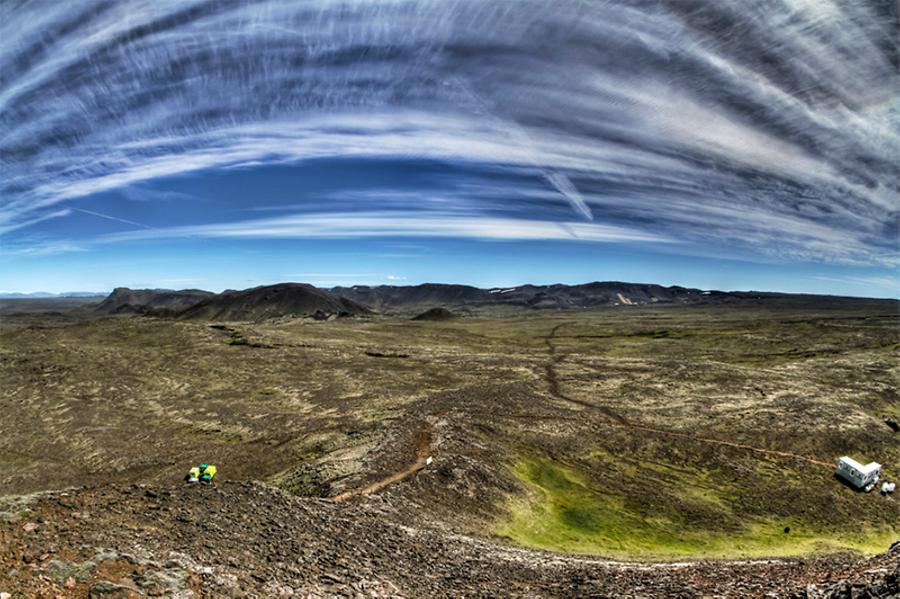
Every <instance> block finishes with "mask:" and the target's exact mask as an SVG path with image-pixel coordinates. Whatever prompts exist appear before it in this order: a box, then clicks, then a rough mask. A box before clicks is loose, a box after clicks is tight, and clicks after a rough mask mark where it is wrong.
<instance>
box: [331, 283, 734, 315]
mask: <svg viewBox="0 0 900 599" xmlns="http://www.w3.org/2000/svg"><path fill="white" fill-rule="evenodd" d="M331 293H333V294H334V295H337V296H340V297H345V298H348V299H351V300H353V301H355V302H358V303H360V304H364V305H367V306H370V307H372V308H373V309H392V308H404V307H428V306H486V305H508V306H521V307H524V308H551V309H564V308H589V307H595V306H615V305H623V304H624V305H642V304H651V303H694V302H700V301H710V300H717V299H721V298H723V297H725V296H727V295H728V294H726V293H722V292H717V291H701V290H699V289H688V288H685V287H663V286H661V285H649V284H641V283H621V282H617V281H610V282H604V283H587V284H584V285H560V284H557V285H521V286H518V287H509V288H496V287H495V288H492V289H479V288H477V287H469V286H466V285H438V284H433V283H427V284H424V285H415V286H409V287H396V286H393V285H380V286H378V287H368V286H363V285H357V286H354V287H334V288H333V289H331Z"/></svg>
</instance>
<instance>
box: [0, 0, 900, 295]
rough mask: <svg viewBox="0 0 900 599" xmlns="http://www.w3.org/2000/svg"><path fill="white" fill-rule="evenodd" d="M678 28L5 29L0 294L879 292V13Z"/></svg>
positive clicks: (238, 8)
mask: <svg viewBox="0 0 900 599" xmlns="http://www.w3.org/2000/svg"><path fill="white" fill-rule="evenodd" d="M687 4H688V3H683V2H674V1H673V2H653V3H646V2H641V1H640V0H634V1H633V2H628V1H626V2H621V3H616V4H614V5H607V4H605V3H597V4H596V5H595V4H586V3H583V2H576V1H574V0H573V1H571V2H569V1H562V2H560V3H559V4H558V5H554V7H553V9H552V10H550V9H549V8H548V5H547V4H546V3H543V2H531V1H528V0H523V1H521V2H517V3H515V4H509V5H504V4H503V3H484V2H477V1H474V0H472V1H452V2H451V1H444V2H429V1H424V0H418V1H412V0H410V1H405V0H398V1H396V2H374V1H366V0H360V1H359V2H356V3H353V4H349V5H346V4H345V5H339V3H336V2H331V1H328V0H318V1H315V2H309V3H293V4H291V3H282V2H277V1H275V0H261V1H256V2H249V1H246V2H241V1H238V2H234V3H210V2H203V1H198V0H184V1H177V2H175V1H166V0H160V1H158V2H155V3H152V4H147V3H142V2H137V1H134V2H129V1H126V2H119V3H101V2H96V3H92V2H84V3H78V4H69V3H59V2H52V1H43V0H37V1H32V2H26V3H10V4H4V5H3V6H2V7H0V40H2V41H0V73H2V74H3V75H2V76H0V174H2V175H3V176H2V177H0V291H5V292H34V291H50V292H64V291H73V290H79V291H80V290H96V291H106V290H109V289H111V288H113V287H116V286H131V287H166V288H187V287H199V288H204V289H211V290H220V289H224V288H245V287H249V286H253V285H261V284H267V283H274V282H278V281H284V280H297V281H306V282H311V283H313V284H317V285H321V286H332V285H351V284H388V283H389V284H416V283H422V282H452V283H467V284H473V285H479V286H502V285H514V284H521V283H526V282H531V283H556V282H563V283H581V282H587V281H592V280H625V281H634V282H653V283H662V284H679V285H685V286H693V287H701V288H715V289H725V290H731V289H759V290H775V291H791V292H811V293H834V294H842V295H860V296H873V297H897V296H898V295H900V279H898V272H897V265H898V264H900V258H898V251H897V250H898V247H897V243H898V219H900V201H898V197H900V187H898V186H900V183H898V182H900V173H898V168H897V166H896V165H897V164H898V163H900V116H898V111H900V108H898V104H897V101H896V94H895V92H894V91H893V90H894V89H895V87H894V86H895V84H896V82H897V75H896V68H895V64H894V60H895V58H892V54H891V52H892V50H891V48H892V41H891V39H892V38H891V36H892V35H893V33H892V32H893V30H892V29H891V27H890V19H886V17H889V16H890V14H889V7H888V8H884V7H882V6H881V5H880V4H878V3H874V4H872V5H871V6H868V5H863V4H859V5H857V4H847V3H837V2H830V1H828V0H821V1H816V2H809V1H805V0H781V1H780V2H777V3H776V4H775V5H773V6H772V7H769V8H768V9H766V10H762V9H761V8H756V7H754V6H752V5H750V4H748V3H744V2H740V1H738V0H719V1H717V2H709V3H705V4H704V3H699V4H697V5H696V6H693V4H692V7H688V6H687ZM885 6H887V5H885ZM885 11H888V12H887V13H885ZM885 23H888V24H887V25H885ZM838 48H839V49H840V51H839V52H838V51H835V49H838Z"/></svg>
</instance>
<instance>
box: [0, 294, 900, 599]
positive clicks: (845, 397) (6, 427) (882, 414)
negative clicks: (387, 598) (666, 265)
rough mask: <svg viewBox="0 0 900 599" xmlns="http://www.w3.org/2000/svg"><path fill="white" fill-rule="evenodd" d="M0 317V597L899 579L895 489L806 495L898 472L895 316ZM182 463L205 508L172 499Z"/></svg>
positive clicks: (867, 307)
mask: <svg viewBox="0 0 900 599" xmlns="http://www.w3.org/2000/svg"><path fill="white" fill-rule="evenodd" d="M3 308H4V309H3V314H4V316H3V319H2V323H0V378H2V381H3V384H2V387H0V413H2V415H3V416H2V419H0V495H2V496H3V497H2V499H0V511H2V512H3V515H4V519H3V521H2V523H0V555H2V556H3V557H2V558H0V591H10V592H13V593H20V594H21V595H22V596H31V595H37V594H40V593H46V596H50V597H52V596H54V593H56V594H62V595H64V596H65V595H67V594H70V595H71V596H85V595H86V594H88V593H91V592H94V591H96V589H100V590H101V591H102V589H103V588H107V587H108V588H107V590H110V589H112V591H116V589H118V591H116V592H122V593H129V592H133V593H135V594H137V595H135V596H139V595H140V594H154V593H158V594H170V595H173V596H192V595H191V594H192V593H193V594H197V595H201V596H221V595H228V594H232V595H234V596H240V593H245V594H247V595H250V596H274V595H276V594H283V595H285V596H290V595H291V594H295V595H297V596H319V595H325V596H328V595H331V594H347V595H351V596H353V595H355V594H357V593H361V594H363V595H366V594H369V595H371V594H375V595H404V596H420V595H434V596H440V595H447V596H460V595H496V594H509V595H547V596H566V595H569V596H583V595H587V594H596V595H616V594H626V595H628V594H630V595H638V596H652V595H663V594H672V593H681V594H683V595H693V594H697V595H735V596H742V595H757V594H764V593H766V592H772V593H777V594H785V595H789V594H792V593H801V594H802V593H808V594H809V593H811V594H814V593H815V589H817V588H818V589H820V590H821V589H826V590H827V589H829V588H831V589H834V588H838V587H840V585H842V584H844V583H845V582H846V581H851V582H846V584H853V583H852V581H854V580H869V579H872V578H873V577H874V578H875V579H877V580H876V582H874V583H871V584H872V585H874V586H870V588H873V589H874V588H884V589H890V588H894V590H895V591H896V588H897V587H895V586H892V585H894V584H895V583H896V584H900V583H898V575H897V571H898V563H900V551H893V552H890V553H885V552H887V551H888V549H889V547H890V546H891V544H892V542H894V541H896V540H897V539H898V538H900V528H898V522H900V505H898V502H897V500H896V498H894V497H891V496H881V495H879V494H878V493H877V492H876V493H871V494H865V493H859V492H856V491H854V490H852V489H850V488H849V487H847V486H845V485H843V484H841V483H840V482H839V481H838V480H836V479H835V478H834V477H833V474H832V470H833V464H834V462H835V460H836V459H837V457H838V456H840V455H851V456H855V457H857V458H858V459H860V460H874V461H878V462H880V463H882V464H883V465H884V476H885V477H886V478H888V479H890V480H895V479H897V478H898V477H900V443H898V441H897V433H896V431H895V430H893V429H892V428H891V426H889V424H888V423H889V422H896V421H898V420H900V395H898V389H900V362H898V359H897V358H898V354H900V338H898V326H900V316H898V311H897V304H896V303H895V302H874V301H873V302H867V301H859V302H850V303H844V304H840V305H837V306H835V305H830V304H827V303H823V304H822V305H817V304H816V303H815V302H810V303H809V304H808V305H801V304H798V303H796V302H794V303H790V302H786V303H779V302H778V301H776V300H771V301H770V302H768V303H766V302H763V303H757V304H753V303H748V304H746V305H740V306H734V305H728V306H715V305H712V306H705V305H696V306H675V307H650V306H645V307H637V306H618V307H615V308H600V309H592V310H570V311H525V310H519V311H503V312H500V311H496V312H492V311H489V310H488V311H484V312H482V313H477V314H476V315H474V316H470V317H464V318H455V319H449V320H441V321H428V320H416V321H413V320H410V319H409V318H408V317H407V316H400V315H397V316H393V317H383V316H374V317H370V318H345V319H337V320H329V321H316V320H313V319H276V320H268V321H262V322H257V323H249V322H229V323H212V324H211V323H208V322H197V321H183V320H171V319H162V318H152V317H138V316H125V317H98V316H97V315H96V314H94V313H92V312H91V311H90V307H89V306H88V307H85V306H81V307H77V308H72V307H70V306H62V307H59V306H57V307H53V309H52V310H51V309H50V308H48V307H47V306H41V307H40V309H31V310H28V309H23V308H21V306H20V307H18V308H16V307H15V306H13V307H12V308H11V307H10V302H7V303H6V304H5V305H4V307H3ZM426 456H428V457H432V458H433V461H432V463H430V464H428V465H423V463H422V460H423V458H425V457H426ZM198 462H209V463H215V464H216V465H217V466H218V468H219V473H220V474H219V481H218V483H217V486H216V487H215V488H211V489H210V488H196V487H187V486H184V485H183V484H182V483H181V482H180V481H181V477H182V476H183V474H184V473H185V471H186V470H187V468H188V467H190V466H191V465H192V464H194V463H198ZM388 479H390V480H388ZM251 481H255V482H251ZM379 481H385V483H386V484H384V485H380V484H379ZM387 483H390V484H387ZM367 488H368V490H366V492H365V493H357V492H358V491H359V490H362V489H367ZM342 494H343V495H342ZM338 496H340V497H341V498H342V501H341V502H339V503H335V502H334V501H331V500H330V499H329V498H334V497H338ZM32 525H33V526H32ZM242 531H243V532H242ZM287 533H290V534H287ZM240 534H245V535H246V539H245V541H244V542H240V540H239V539H240ZM272 539H280V540H279V541H278V543H275V544H274V545H273V544H272ZM291 547H293V548H294V549H291ZM104 552H106V553H104ZM876 554H880V555H879V556H878V557H872V558H869V557H868V556H875V555H876ZM173 556H174V557H173ZM323 556H324V557H323ZM326 557H327V559H326ZM323 559H325V562H323V561H322V560H323ZM92 560H93V561H92ZM329 560H330V561H329ZM720 560H721V561H720ZM748 560H749V561H748ZM401 562H402V563H401ZM437 562H440V563H437ZM104 564H105V565H104ZM123 564H124V565H123ZM873 572H874V574H873ZM328 576H330V577H331V578H328ZM892 577H893V578H892ZM892 581H893V582H892ZM98 585H101V586H98ZM102 585H107V587H102ZM810 585H813V586H812V587H810ZM816 585H818V586H816ZM829 585H830V586H829ZM835 585H837V586H835ZM877 585H882V587H878V586H877ZM113 587H115V588H113ZM840 588H843V587H840ZM92 589H94V590H92ZM810 589H812V591H810ZM112 591H110V592H112ZM822 592H823V593H824V592H825V590H822ZM879 592H880V591H879ZM97 593H100V591H97ZM179 594H180V595H179ZM14 596H15V595H14ZM97 596H100V595H99V594H98V595H97ZM104 596H106V595H104ZM122 596H127V595H122Z"/></svg>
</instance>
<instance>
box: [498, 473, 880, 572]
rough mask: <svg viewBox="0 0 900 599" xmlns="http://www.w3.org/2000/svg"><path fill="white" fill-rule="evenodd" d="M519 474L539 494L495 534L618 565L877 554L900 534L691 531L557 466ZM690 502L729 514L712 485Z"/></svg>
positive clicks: (800, 528)
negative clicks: (632, 560) (633, 507)
mask: <svg viewBox="0 0 900 599" xmlns="http://www.w3.org/2000/svg"><path fill="white" fill-rule="evenodd" d="M514 473H515V475H516V476H517V477H518V478H519V479H520V480H522V481H523V482H525V483H526V484H527V485H528V487H529V488H530V491H531V492H530V493H529V496H528V497H527V498H524V499H521V498H520V499H516V500H513V501H512V502H511V503H510V512H511V517H510V518H509V519H508V520H506V521H505V522H503V523H501V524H500V525H499V526H497V527H496V529H495V532H496V533H497V534H500V535H502V536H506V537H508V538H510V539H512V540H513V541H514V542H516V543H518V544H521V545H525V546H528V547H536V548H543V549H551V550H556V551H563V552H568V553H587V554H598V555H607V556H611V557H617V558H637V559H677V558H698V559H699V558H707V557H723V558H747V557H785V556H796V555H806V554H811V553H824V552H836V551H842V550H851V551H858V552H861V553H865V554H873V553H877V552H880V551H884V550H885V549H886V548H887V547H888V546H889V545H890V543H891V541H892V540H894V539H896V531H893V530H890V529H885V530H876V529H873V528H870V527H862V528H857V529H856V530H853V531H851V530H846V531H838V530H819V529H817V528H816V527H815V526H814V525H813V524H811V523H806V522H801V521H798V520H796V519H785V518H754V519H752V520H749V521H746V522H745V523H744V524H743V525H742V527H741V528H739V530H737V531H733V530H732V531H728V530H723V529H722V528H720V527H718V526H717V524H718V523H717V521H716V519H715V518H711V519H710V521H709V522H707V523H705V524H706V526H703V525H701V524H698V523H692V525H691V526H690V527H686V526H684V525H683V524H682V523H680V522H679V520H680V518H679V517H678V514H677V513H676V509H677V508H676V506H672V510H673V511H672V514H670V515H667V514H665V513H653V514H648V513H643V514H642V513H636V512H634V511H632V510H629V509H628V506H627V504H626V502H625V499H624V495H622V494H621V493H620V491H621V492H622V493H624V492H625V491H627V489H621V490H617V489H613V488H602V487H599V486H598V485H596V484H592V483H591V482H590V481H589V479H588V477H587V476H585V475H584V474H582V473H580V472H578V471H576V470H574V469H572V468H569V467H567V466H563V465H561V464H559V463H557V462H554V461H552V460H549V459H530V460H523V461H521V462H520V463H518V464H517V465H516V466H515V468H514ZM697 482H698V483H701V481H697ZM686 489H687V487H686ZM646 492H648V493H652V492H653V489H652V488H648V489H647V490H646ZM685 495H686V496H687V497H691V496H694V499H700V500H702V501H704V502H709V503H711V504H713V505H715V506H717V507H721V508H726V507H727V498H726V497H724V496H723V497H719V496H717V495H716V494H715V489H711V488H710V487H709V486H707V485H702V484H698V486H697V490H696V492H693V491H690V490H687V491H686V492H685ZM785 529H789V532H785Z"/></svg>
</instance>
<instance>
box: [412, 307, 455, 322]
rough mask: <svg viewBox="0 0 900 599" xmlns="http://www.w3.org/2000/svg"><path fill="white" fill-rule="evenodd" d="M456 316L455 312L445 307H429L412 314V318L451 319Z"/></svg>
mask: <svg viewBox="0 0 900 599" xmlns="http://www.w3.org/2000/svg"><path fill="white" fill-rule="evenodd" d="M453 318H456V314H454V313H453V312H451V311H450V310H448V309H447V308H429V309H428V310H425V311H424V312H422V313H421V314H418V315H416V316H413V318H412V319H413V320H451V319H453Z"/></svg>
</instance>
